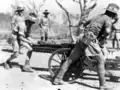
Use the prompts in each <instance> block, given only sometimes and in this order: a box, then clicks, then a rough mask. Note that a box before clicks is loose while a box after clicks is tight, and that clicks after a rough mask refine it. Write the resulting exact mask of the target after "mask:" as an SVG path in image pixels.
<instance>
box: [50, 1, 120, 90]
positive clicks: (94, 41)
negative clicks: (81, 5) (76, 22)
mask: <svg viewBox="0 0 120 90" xmlns="http://www.w3.org/2000/svg"><path fill="white" fill-rule="evenodd" d="M118 10H119V6H118V5H116V4H114V3H111V4H109V5H108V7H107V9H106V12H105V13H104V14H101V15H98V16H96V17H94V18H92V19H91V20H89V21H88V22H87V23H86V25H85V26H86V28H85V30H84V35H83V37H82V38H79V40H78V41H77V42H76V45H75V47H74V49H73V50H72V52H71V54H70V56H69V57H68V58H67V60H66V61H65V62H64V63H63V64H62V66H61V68H60V70H59V72H58V73H57V75H55V77H54V79H53V82H52V83H53V84H55V85H57V84H65V83H66V82H64V81H63V80H62V79H63V76H64V74H65V72H66V71H67V70H68V68H69V66H70V65H71V64H72V63H74V62H75V61H76V60H80V57H81V56H87V57H89V56H92V57H93V60H96V61H97V71H98V72H97V73H98V76H99V84H100V90H109V88H108V87H106V85H105V84H106V80H105V61H106V59H105V57H104V54H103V52H102V48H103V47H104V43H105V40H106V39H107V37H108V35H109V34H110V32H111V26H112V24H113V22H114V20H115V18H116V16H117V12H118Z"/></svg>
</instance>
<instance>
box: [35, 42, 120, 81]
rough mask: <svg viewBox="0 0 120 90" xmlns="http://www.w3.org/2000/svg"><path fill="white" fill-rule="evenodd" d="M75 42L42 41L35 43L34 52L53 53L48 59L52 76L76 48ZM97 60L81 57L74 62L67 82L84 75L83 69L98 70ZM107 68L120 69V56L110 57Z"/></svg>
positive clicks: (69, 70)
mask: <svg viewBox="0 0 120 90" xmlns="http://www.w3.org/2000/svg"><path fill="white" fill-rule="evenodd" d="M74 46H75V44H70V43H63V44H50V43H40V44H38V45H33V51H34V52H43V53H51V56H50V58H49V61H48V69H49V72H50V74H51V76H52V77H54V76H55V73H57V71H58V70H59V69H60V66H61V65H62V63H63V62H64V61H65V60H66V58H67V57H68V56H69V54H70V52H71V50H72V49H73V48H74ZM108 51H109V52H110V53H113V52H114V51H115V49H114V50H113V49H110V48H109V49H108ZM96 64H97V63H96V61H95V60H92V57H89V58H88V57H85V56H83V57H81V58H80V59H79V60H77V61H76V62H75V63H73V64H72V65H71V66H70V67H69V69H68V70H67V72H66V73H65V75H64V78H63V79H64V80H65V81H67V82H73V81H74V80H76V79H77V78H79V77H82V76H83V75H84V74H83V71H84V70H85V69H88V70H93V71H96ZM105 68H106V70H113V71H114V70H115V71H116V70H120V58H119V57H116V58H115V59H112V58H109V59H107V60H106V63H105Z"/></svg>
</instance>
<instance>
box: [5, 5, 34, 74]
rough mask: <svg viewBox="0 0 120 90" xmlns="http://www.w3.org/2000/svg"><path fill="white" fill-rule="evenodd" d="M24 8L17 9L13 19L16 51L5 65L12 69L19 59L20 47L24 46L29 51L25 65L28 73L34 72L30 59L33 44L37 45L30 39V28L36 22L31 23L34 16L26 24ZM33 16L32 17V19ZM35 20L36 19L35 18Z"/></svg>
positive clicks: (24, 67) (24, 69)
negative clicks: (13, 63) (11, 66)
mask: <svg viewBox="0 0 120 90" xmlns="http://www.w3.org/2000/svg"><path fill="white" fill-rule="evenodd" d="M23 11H24V9H23V7H17V10H16V11H15V12H16V15H15V16H14V18H13V21H12V25H13V26H12V28H13V32H12V36H13V39H14V40H13V45H14V47H15V49H16V50H15V51H14V53H13V54H12V55H11V56H10V58H8V59H7V61H6V62H5V63H4V66H5V68H6V69H9V68H10V62H11V61H12V60H13V59H15V58H17V57H18V55H19V47H20V46H23V47H25V48H26V49H27V53H26V61H25V65H24V66H23V71H26V72H33V71H34V70H33V69H32V68H31V67H30V58H31V55H32V47H31V45H32V44H35V42H33V41H32V40H31V39H30V38H29V35H30V28H31V25H32V24H33V22H34V21H31V19H32V20H33V15H31V14H30V15H29V21H31V22H32V24H31V22H29V23H26V17H25V16H24V14H23ZM31 16H32V17H31ZM34 18H35V17H34Z"/></svg>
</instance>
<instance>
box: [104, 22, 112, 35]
mask: <svg viewBox="0 0 120 90" xmlns="http://www.w3.org/2000/svg"><path fill="white" fill-rule="evenodd" d="M111 28H112V22H110V21H105V32H104V33H103V35H104V37H108V36H109V34H110V33H111V31H112V30H111Z"/></svg>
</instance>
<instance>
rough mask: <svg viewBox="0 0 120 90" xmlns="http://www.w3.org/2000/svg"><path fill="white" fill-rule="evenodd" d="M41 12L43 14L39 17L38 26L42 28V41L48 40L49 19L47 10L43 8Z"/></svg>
mask: <svg viewBox="0 0 120 90" xmlns="http://www.w3.org/2000/svg"><path fill="white" fill-rule="evenodd" d="M43 14H44V16H43V17H42V18H41V19H40V22H39V26H40V28H41V30H42V36H41V39H42V40H43V41H47V40H48V31H49V28H50V19H49V18H48V15H49V14H50V13H49V12H48V10H45V11H44V12H43Z"/></svg>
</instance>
